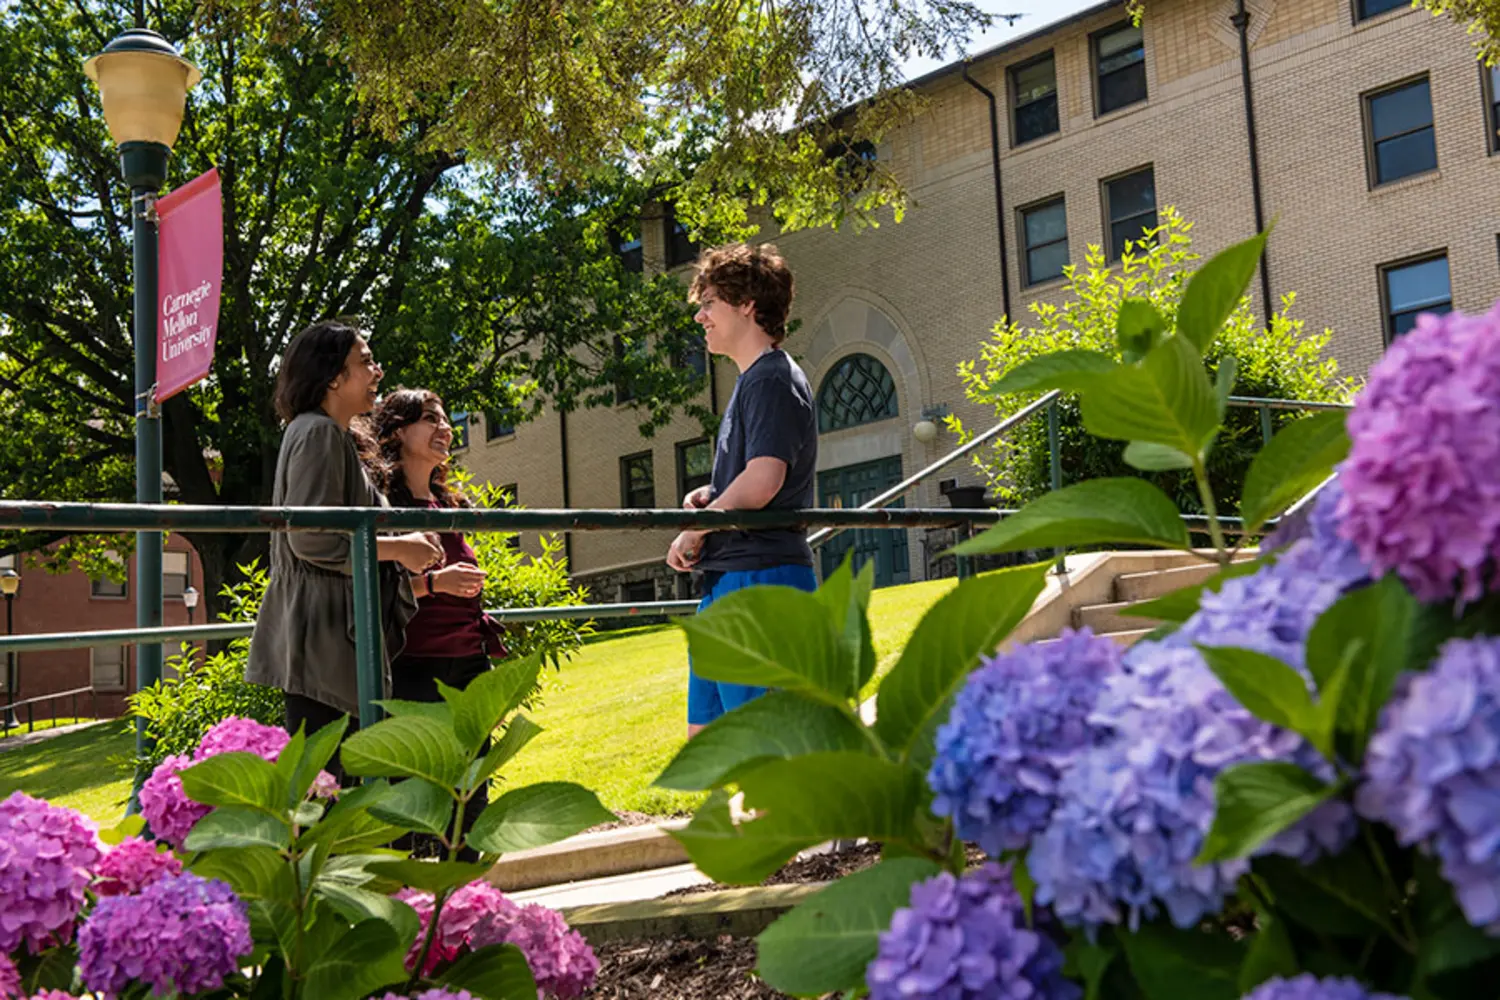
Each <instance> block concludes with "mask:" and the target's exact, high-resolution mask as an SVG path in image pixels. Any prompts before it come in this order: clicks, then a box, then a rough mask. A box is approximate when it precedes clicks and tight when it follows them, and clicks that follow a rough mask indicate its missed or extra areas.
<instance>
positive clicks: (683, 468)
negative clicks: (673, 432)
mask: <svg viewBox="0 0 1500 1000" xmlns="http://www.w3.org/2000/svg"><path fill="white" fill-rule="evenodd" d="M713 473H714V453H713V445H712V444H711V443H710V442H709V440H708V438H699V439H698V440H697V441H684V442H682V443H681V444H679V445H678V446H677V492H678V494H679V495H680V496H687V495H688V494H689V493H691V492H693V490H696V489H697V488H698V487H700V486H707V485H708V483H709V480H710V479H712V478H713Z"/></svg>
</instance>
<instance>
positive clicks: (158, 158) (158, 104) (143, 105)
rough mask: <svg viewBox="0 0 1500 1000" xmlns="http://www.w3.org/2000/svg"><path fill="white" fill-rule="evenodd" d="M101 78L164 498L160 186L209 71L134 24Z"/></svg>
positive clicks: (144, 604)
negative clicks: (126, 196) (125, 190)
mask: <svg viewBox="0 0 1500 1000" xmlns="http://www.w3.org/2000/svg"><path fill="white" fill-rule="evenodd" d="M83 69H84V72H86V73H87V74H88V75H89V78H90V79H91V80H93V81H94V82H95V83H96V84H98V85H99V97H100V101H101V102H102V103H103V105H104V123H105V124H106V125H107V126H108V127H109V134H110V137H111V138H112V139H114V141H115V145H116V146H118V147H119V149H120V170H121V172H122V173H123V174H124V176H125V183H126V185H127V186H128V187H129V188H130V218H131V223H132V227H133V242H134V254H135V260H134V269H135V303H134V313H135V316H134V320H135V323H134V325H135V331H134V332H135V499H136V502H137V503H161V418H160V414H159V413H158V412H157V409H156V404H155V403H154V402H153V400H152V395H153V390H154V387H155V385H156V306H157V303H156V192H157V191H158V190H160V188H161V186H162V185H163V184H164V183H166V179H167V161H168V159H169V158H170V157H171V155H172V144H173V143H174V142H176V141H177V132H178V130H179V129H181V128H182V116H183V113H184V111H185V110H186V108H187V92H188V88H189V87H191V86H193V84H195V83H197V82H198V81H199V80H200V79H202V77H203V74H202V73H200V72H199V71H198V68H197V67H196V66H194V65H193V64H192V63H190V62H188V61H187V60H186V59H183V58H182V56H181V55H179V54H178V52H177V50H176V49H175V48H174V47H173V46H172V43H171V42H168V41H167V40H166V39H165V38H163V37H162V36H161V35H159V34H157V33H156V32H154V31H149V30H147V29H145V28H132V29H130V30H128V31H125V32H123V33H121V34H120V35H118V36H116V37H115V39H114V40H113V41H111V42H110V43H109V44H108V45H106V46H105V47H104V51H103V52H101V53H99V54H98V55H96V56H94V57H93V58H91V59H89V60H88V61H87V62H85V63H84V64H83ZM135 552H136V556H135V558H136V563H135V565H136V592H135V593H136V602H135V623H136V625H137V626H139V627H142V628H155V627H158V626H160V625H161V623H162V621H161V533H160V532H156V531H142V532H139V533H137V535H136V545H135ZM161 663H162V657H161V646H160V645H159V644H158V645H152V646H145V645H143V646H141V647H139V649H138V650H137V653H136V661H135V684H136V690H137V691H140V690H143V689H145V688H147V687H149V686H151V685H152V684H155V683H156V682H157V681H158V680H160V679H161ZM135 734H136V735H135V740H136V749H137V752H140V753H144V751H145V749H146V745H145V744H146V740H145V729H144V727H143V720H137V721H136V730H135Z"/></svg>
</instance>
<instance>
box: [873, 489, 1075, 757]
mask: <svg viewBox="0 0 1500 1000" xmlns="http://www.w3.org/2000/svg"><path fill="white" fill-rule="evenodd" d="M1016 516H1017V517H1020V516H1021V515H1019V514H1018V515H1016ZM1002 527H1003V525H1002ZM976 541H977V539H976ZM1046 574H1047V566H1046V564H1038V565H1035V566H1023V567H1020V568H1018V569H1008V570H1001V571H999V572H995V573H986V574H984V575H983V576H980V577H976V578H975V579H972V580H966V581H964V582H963V583H962V584H960V585H959V586H958V587H955V588H954V589H953V590H951V591H949V592H948V593H947V594H945V595H943V597H942V598H941V599H940V600H939V601H938V602H937V603H936V604H934V605H933V606H932V608H931V609H930V610H929V611H928V612H927V614H926V615H924V616H923V618H922V620H921V621H920V622H919V623H918V624H917V627H916V629H915V631H913V632H912V636H911V639H910V640H909V641H908V642H907V644H906V648H905V649H903V650H902V651H901V658H900V659H899V660H897V661H896V665H895V666H894V667H892V668H891V672H890V674H888V675H887V676H886V678H885V679H884V680H883V681H882V682H881V684H880V693H879V695H878V700H877V702H876V715H875V719H876V721H875V732H876V735H878V736H879V737H880V738H881V739H882V740H883V741H884V742H885V744H886V746H888V747H890V748H891V749H892V750H894V751H896V752H898V753H900V754H902V756H903V757H908V758H913V759H915V760H916V761H917V762H918V766H922V764H924V763H925V762H926V760H927V758H928V757H929V756H930V749H931V747H930V744H931V742H932V739H931V737H932V733H933V731H934V730H935V728H936V725H937V723H938V722H939V721H940V717H942V716H944V715H945V713H946V710H947V705H948V702H949V700H950V699H951V698H952V697H953V694H954V693H955V692H956V691H957V690H958V688H959V687H960V686H961V685H962V684H963V682H964V680H965V678H967V677H968V675H969V672H970V671H972V670H973V669H974V666H975V664H976V663H978V662H979V658H980V657H981V656H984V655H987V654H989V653H993V652H994V651H995V647H996V646H998V645H999V644H1000V641H1001V640H1002V639H1004V638H1005V637H1006V636H1007V635H1009V634H1010V632H1011V630H1012V629H1014V628H1015V627H1016V624H1017V623H1018V622H1020V620H1021V619H1022V618H1024V617H1025V616H1026V613H1027V612H1028V611H1030V610H1031V605H1032V604H1033V603H1034V602H1035V601H1036V598H1037V595H1038V594H1040V593H1041V592H1042V587H1043V586H1044V585H1045V578H1046Z"/></svg>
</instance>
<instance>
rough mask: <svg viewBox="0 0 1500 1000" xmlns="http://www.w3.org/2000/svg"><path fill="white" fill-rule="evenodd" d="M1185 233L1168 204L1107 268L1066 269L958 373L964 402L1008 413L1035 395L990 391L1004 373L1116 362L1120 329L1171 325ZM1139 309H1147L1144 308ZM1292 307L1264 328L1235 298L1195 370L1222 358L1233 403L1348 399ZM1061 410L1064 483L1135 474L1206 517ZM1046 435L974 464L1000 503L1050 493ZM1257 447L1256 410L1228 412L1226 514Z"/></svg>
mask: <svg viewBox="0 0 1500 1000" xmlns="http://www.w3.org/2000/svg"><path fill="white" fill-rule="evenodd" d="M1192 228H1193V227H1192V224H1191V223H1190V222H1187V221H1186V220H1184V219H1183V218H1182V216H1181V215H1180V214H1179V213H1178V212H1177V211H1176V210H1175V209H1173V208H1171V207H1166V208H1163V209H1162V214H1161V224H1160V225H1159V226H1158V227H1156V228H1155V229H1153V230H1150V231H1148V233H1147V234H1146V236H1145V237H1144V238H1143V239H1142V240H1140V241H1139V242H1135V243H1132V244H1130V245H1129V246H1128V247H1127V252H1126V254H1125V255H1124V257H1123V258H1122V259H1121V260H1120V261H1119V262H1118V263H1117V264H1110V263H1108V262H1107V261H1106V260H1105V258H1104V253H1103V251H1102V250H1101V249H1100V248H1099V247H1097V246H1090V247H1089V248H1088V250H1087V252H1086V254H1085V257H1084V264H1083V266H1082V267H1071V266H1070V267H1069V268H1068V269H1067V270H1066V272H1065V273H1066V281H1065V284H1064V292H1065V294H1066V296H1067V298H1066V300H1065V301H1064V302H1062V303H1061V304H1059V305H1054V304H1052V303H1050V302H1035V303H1032V304H1031V306H1030V312H1031V322H1030V323H1029V324H1028V325H1024V326H1023V325H1022V324H1021V323H1018V322H1013V321H1011V320H1010V319H1009V318H1007V319H1004V320H1002V321H1001V322H1000V323H999V324H997V325H996V327H995V330H994V333H993V335H992V337H991V339H990V340H989V342H987V343H986V344H984V345H983V346H982V347H981V348H980V355H979V358H978V359H977V360H975V361H966V362H964V363H962V364H960V365H959V375H960V377H961V378H962V379H963V382H964V386H965V390H964V391H965V393H966V395H967V396H968V397H969V399H971V400H973V401H975V402H983V403H990V404H993V405H994V406H995V410H996V414H997V415H998V416H1005V415H1007V414H1009V413H1011V412H1013V411H1014V410H1015V409H1016V408H1018V406H1019V405H1022V404H1025V403H1028V402H1030V401H1031V400H1032V399H1033V398H1035V396H1036V395H1037V393H1021V394H1018V395H1016V396H1014V397H1011V396H1006V395H1003V394H1000V393H997V391H996V386H997V385H999V384H1000V383H1001V382H1002V380H1003V379H1004V378H1005V377H1006V376H1007V375H1008V374H1009V373H1010V372H1012V371H1014V370H1015V369H1016V368H1017V367H1019V366H1021V365H1023V364H1025V363H1026V362H1028V361H1031V360H1033V359H1035V358H1039V357H1042V356H1045V355H1048V354H1052V353H1054V352H1058V351H1065V350H1085V351H1095V352H1099V353H1102V354H1107V355H1110V356H1111V357H1114V358H1117V359H1118V358H1119V357H1121V356H1122V354H1123V352H1124V351H1125V350H1126V348H1125V347H1123V346H1122V345H1121V344H1119V343H1117V340H1116V330H1117V328H1118V327H1119V326H1120V324H1121V323H1129V322H1132V321H1133V322H1136V323H1143V324H1148V325H1149V324H1151V323H1154V322H1157V321H1158V320H1159V321H1160V322H1162V323H1165V324H1166V328H1170V327H1171V324H1172V322H1173V320H1174V318H1175V316H1176V314H1177V311H1178V309H1179V308H1180V304H1181V301H1182V297H1183V291H1184V288H1185V287H1186V283H1187V278H1188V275H1189V273H1190V271H1189V268H1190V267H1191V266H1192V265H1193V264H1194V263H1195V262H1196V261H1198V260H1199V257H1198V255H1197V254H1196V253H1194V252H1193V249H1192ZM1136 300H1143V301H1144V303H1148V304H1149V306H1150V308H1149V310H1148V309H1147V308H1146V307H1145V305H1143V304H1142V302H1141V301H1136ZM1295 302H1296V297H1295V296H1294V295H1292V294H1288V295H1286V296H1284V297H1283V298H1282V302H1281V309H1280V311H1278V312H1276V313H1275V314H1273V315H1272V316H1271V317H1270V320H1269V322H1268V323H1267V324H1265V325H1264V326H1262V325H1260V324H1258V323H1257V322H1256V320H1255V317H1254V316H1253V315H1252V314H1251V312H1250V305H1249V300H1248V299H1242V300H1241V301H1239V302H1238V303H1236V304H1235V306H1234V308H1233V309H1232V310H1231V311H1230V314H1229V316H1228V317H1227V318H1226V320H1225V322H1224V325H1223V326H1222V328H1221V329H1220V330H1219V332H1218V334H1217V335H1216V336H1215V337H1214V338H1213V340H1212V341H1210V342H1208V343H1207V344H1205V346H1204V348H1203V350H1202V352H1201V353H1202V356H1203V361H1204V363H1205V364H1206V365H1207V367H1208V369H1209V371H1210V372H1211V373H1212V374H1214V375H1215V376H1217V374H1218V372H1219V371H1220V370H1221V369H1222V368H1224V365H1225V361H1226V360H1230V361H1232V364H1233V367H1232V369H1230V371H1232V373H1233V375H1232V383H1231V389H1230V391H1231V393H1232V394H1233V395H1237V396H1253V397H1258V398H1263V399H1301V400H1308V401H1313V402H1342V401H1345V400H1346V399H1347V398H1348V396H1349V391H1350V385H1349V384H1348V382H1347V381H1346V380H1344V379H1342V378H1340V377H1339V375H1338V364H1337V362H1336V361H1334V360H1333V359H1332V358H1330V357H1326V356H1325V355H1324V353H1323V352H1324V350H1325V349H1326V347H1327V346H1328V341H1329V338H1330V336H1331V333H1330V331H1328V330H1324V331H1322V332H1319V333H1307V332H1306V331H1305V329H1304V327H1303V323H1302V321H1301V320H1298V319H1295V318H1293V317H1292V315H1291V311H1292V308H1293V306H1294V305H1295ZM1122 313H1124V314H1125V315H1124V316H1122ZM1132 317H1133V318H1132ZM1057 408H1058V439H1059V451H1060V455H1061V466H1062V485H1067V484H1069V483H1076V482H1081V481H1083V480H1087V479H1100V478H1105V477H1110V476H1123V475H1134V476H1141V477H1143V478H1146V479H1148V480H1150V481H1151V482H1153V483H1155V484H1156V485H1158V486H1160V487H1162V488H1163V489H1164V490H1165V491H1166V492H1167V494H1168V495H1170V496H1171V497H1172V498H1173V500H1174V501H1176V503H1177V505H1178V508H1179V509H1180V510H1182V511H1185V512H1190V513H1202V512H1203V508H1202V500H1201V497H1200V496H1199V494H1198V491H1197V487H1196V485H1195V484H1194V482H1193V479H1192V477H1191V476H1190V475H1188V474H1187V473H1186V472H1184V471H1181V470H1176V469H1149V470H1148V469H1140V468H1137V467H1134V466H1132V465H1131V463H1130V462H1129V461H1128V460H1127V459H1126V458H1125V457H1124V456H1123V454H1122V448H1121V446H1120V445H1119V444H1118V443H1117V442H1114V441H1111V440H1107V439H1103V438H1101V437H1099V436H1097V435H1095V434H1091V433H1089V431H1088V430H1087V429H1086V428H1085V426H1084V421H1083V417H1082V414H1081V413H1080V408H1079V397H1078V395H1077V393H1075V392H1072V391H1071V390H1070V391H1069V392H1068V394H1067V395H1064V397H1063V398H1062V399H1061V400H1059V401H1058V404H1057ZM1301 416H1303V414H1302V413H1300V412H1297V411H1292V410H1273V411H1271V421H1272V427H1273V429H1280V428H1281V427H1284V426H1286V425H1288V424H1290V423H1292V422H1294V421H1296V420H1297V419H1299V418H1300V417H1301ZM950 419H951V422H952V423H953V425H954V427H955V428H956V429H957V430H958V431H959V432H960V436H961V437H962V438H963V439H964V440H968V439H970V438H971V437H972V436H973V433H972V431H971V430H969V429H967V428H965V427H964V426H963V424H962V422H960V421H959V420H958V419H957V418H950ZM1047 434H1048V431H1047V424H1046V421H1045V420H1044V419H1042V418H1038V419H1035V420H1032V421H1029V422H1027V423H1026V424H1024V425H1022V426H1021V427H1018V428H1016V430H1015V431H1014V432H1013V433H1012V434H1010V435H1008V436H1007V437H1006V438H1004V439H1002V440H1001V441H999V442H997V443H996V444H995V445H994V446H993V447H991V448H986V449H983V450H982V451H981V452H980V453H979V454H978V455H977V456H976V464H977V465H978V467H979V468H980V469H981V470H982V471H983V472H984V473H985V475H986V477H987V478H988V479H989V481H990V486H991V488H992V489H993V490H994V491H995V493H996V494H997V495H998V496H1000V497H1001V498H1003V499H1004V500H1005V501H1006V502H1007V503H1009V504H1014V505H1019V504H1022V503H1026V502H1028V501H1031V500H1034V499H1036V498H1037V497H1040V496H1042V495H1043V494H1045V493H1047V492H1048V491H1049V490H1050V489H1051V487H1052V480H1051V453H1050V450H1049V445H1048V436H1047ZM1263 443H1264V441H1263V437H1262V430H1261V418H1260V414H1259V412H1258V411H1257V410H1256V409H1253V408H1246V407H1231V408H1230V409H1228V410H1227V411H1226V412H1225V415H1224V419H1223V421H1222V424H1221V427H1220V429H1219V432H1218V436H1217V438H1216V440H1215V445H1214V449H1213V451H1212V453H1211V454H1210V455H1209V456H1208V459H1207V466H1206V468H1207V472H1208V476H1209V481H1210V482H1211V483H1212V485H1213V488H1214V495H1215V497H1216V498H1217V500H1218V502H1219V505H1220V507H1221V509H1222V511H1223V512H1224V513H1233V512H1235V511H1236V510H1237V509H1238V507H1239V496H1240V484H1241V483H1243V482H1244V479H1245V474H1246V472H1247V470H1248V469H1249V466H1250V462H1251V460H1252V459H1253V458H1254V456H1255V454H1256V452H1258V451H1259V450H1260V448H1261V446H1262V444H1263Z"/></svg>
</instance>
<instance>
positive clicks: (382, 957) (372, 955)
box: [306, 920, 406, 1000]
mask: <svg viewBox="0 0 1500 1000" xmlns="http://www.w3.org/2000/svg"><path fill="white" fill-rule="evenodd" d="M403 953H404V949H403V948H402V946H401V939H400V937H399V936H398V935H397V933H396V929H395V928H394V927H392V926H391V925H390V924H388V923H386V922H385V921H384V920H366V921H363V922H361V923H359V924H356V925H354V926H353V927H351V928H350V929H349V930H348V932H347V933H345V934H344V935H343V936H342V937H341V938H339V939H338V941H337V942H336V943H335V944H334V945H333V947H332V948H330V949H329V950H328V951H327V952H326V953H324V954H323V956H322V957H321V958H319V959H318V960H317V961H316V962H314V963H313V965H312V967H311V968H309V969H308V970H307V987H306V995H307V996H310V997H318V998H320V1000H358V998H360V997H364V996H368V995H369V994H371V993H374V992H376V991H378V990H379V989H380V987H382V986H385V985H388V984H390V983H394V982H398V981H401V980H404V979H406V967H405V966H404V965H402V961H401V960H402V957H403Z"/></svg>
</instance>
